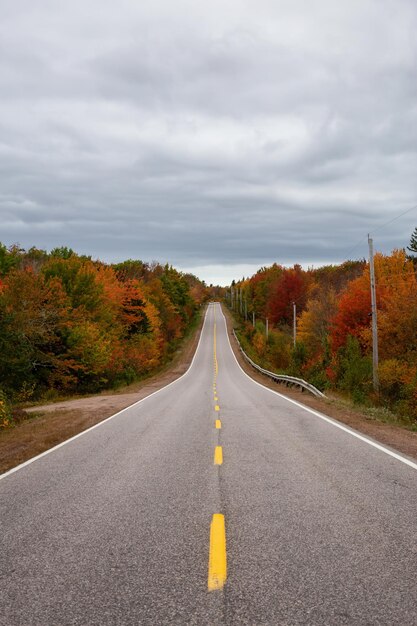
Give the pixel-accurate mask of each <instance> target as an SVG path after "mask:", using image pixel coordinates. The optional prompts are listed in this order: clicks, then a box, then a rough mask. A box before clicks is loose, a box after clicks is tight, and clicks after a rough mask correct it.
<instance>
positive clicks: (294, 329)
mask: <svg viewBox="0 0 417 626" xmlns="http://www.w3.org/2000/svg"><path fill="white" fill-rule="evenodd" d="M292 315H293V343H294V348H295V342H296V341H297V305H296V303H295V302H293V303H292Z"/></svg>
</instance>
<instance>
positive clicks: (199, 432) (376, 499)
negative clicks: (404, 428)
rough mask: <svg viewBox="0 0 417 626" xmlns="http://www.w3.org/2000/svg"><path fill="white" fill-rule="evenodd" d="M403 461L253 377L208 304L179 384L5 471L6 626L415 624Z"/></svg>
mask: <svg viewBox="0 0 417 626" xmlns="http://www.w3.org/2000/svg"><path fill="white" fill-rule="evenodd" d="M215 318H216V323H215ZM214 327H215V328H216V332H215V334H216V342H215V343H214ZM215 357H216V358H215ZM216 365H217V370H218V373H217V375H216ZM213 383H215V385H216V388H215V389H214V388H213ZM215 392H216V393H217V395H216V396H215ZM215 397H217V398H218V399H217V400H215ZM216 405H217V406H218V407H219V410H217V411H216V410H215V407H216ZM216 420H221V429H219V428H215V426H216ZM217 425H219V424H218V423H217ZM216 446H221V448H222V450H221V451H222V453H223V463H222V465H215V464H214V450H215V448H216ZM388 452H389V451H388ZM402 458H403V457H400V458H395V457H394V456H391V455H390V454H388V453H386V452H385V451H384V450H381V449H378V448H376V447H374V446H373V445H370V443H368V441H367V440H362V439H358V438H357V437H355V436H353V435H352V433H351V432H350V431H349V429H341V428H339V427H337V426H336V425H335V422H333V421H332V420H330V421H325V420H323V419H321V418H320V417H319V416H318V415H315V414H313V413H312V412H311V410H308V409H306V408H303V407H301V406H299V405H297V404H296V403H294V402H291V401H289V400H286V399H285V398H283V397H282V396H280V395H279V394H277V393H274V392H272V391H270V390H267V389H265V388H264V387H262V386H260V385H259V384H257V383H255V382H254V381H252V380H251V379H250V378H248V376H247V375H246V374H244V373H243V372H242V370H241V369H240V368H239V366H238V364H237V363H236V360H235V358H234V356H233V353H232V351H231V348H230V345H229V342H228V338H227V332H226V326H225V322H224V318H223V315H222V313H221V311H220V307H219V305H218V304H216V305H214V304H212V305H210V306H209V308H208V312H207V316H206V321H205V324H204V328H203V332H202V335H201V339H200V343H199V347H198V349H197V352H196V355H195V358H194V361H193V364H192V366H191V368H190V369H189V371H188V372H187V373H186V374H185V375H184V376H183V377H182V378H180V379H179V380H177V381H175V382H174V383H172V384H171V385H169V386H168V387H165V388H164V389H163V390H161V391H159V392H157V393H156V394H154V395H152V396H149V397H148V398H145V399H144V400H142V401H141V402H139V403H137V404H136V405H133V406H132V407H129V408H128V409H126V410H124V411H123V412H121V413H120V414H118V415H117V416H115V417H113V418H110V419H109V420H107V421H105V422H103V423H102V424H101V425H99V426H98V427H94V428H93V429H91V430H90V431H88V432H86V433H85V434H83V435H81V436H78V437H77V438H75V439H73V440H71V441H70V442H68V443H66V444H65V445H61V446H60V447H58V448H56V449H54V450H53V451H52V452H50V453H47V454H45V455H44V456H41V457H40V458H38V459H36V460H35V461H34V462H32V463H29V464H27V465H26V466H24V467H21V468H20V469H18V470H17V471H15V472H12V473H9V474H6V475H3V477H2V479H1V480H0V498H1V530H0V542H1V546H0V559H1V567H0V573H1V579H0V624H2V625H5V626H14V625H26V624H30V625H32V624H33V625H35V624H36V625H40V626H48V625H51V626H60V625H70V624H71V625H73V624H82V625H90V624H92V625H97V626H105V625H108V624H112V625H113V624H114V625H116V624H120V625H123V624H132V625H133V624H152V625H154V624H210V625H217V624H273V625H279V624H329V625H332V626H333V625H338V624H378V625H380V624H401V625H403V626H405V625H408V624H417V547H416V546H417V542H416V537H417V482H416V478H417V466H416V465H413V464H412V463H411V464H408V465H407V464H406V463H404V462H403V461H402V460H401V459H402ZM405 460H406V459H405ZM219 513H220V514H223V515H224V520H225V527H226V540H227V579H226V581H225V584H224V586H223V588H220V589H215V590H212V591H208V582H209V578H208V573H209V572H208V564H209V547H210V523H211V521H212V516H213V514H219ZM212 549H213V550H216V549H217V548H216V547H214V548H213V545H212ZM219 549H220V550H221V547H220V548H219ZM215 556H216V555H215ZM218 556H219V555H218ZM220 557H221V555H220ZM219 586H220V587H221V584H220V585H219Z"/></svg>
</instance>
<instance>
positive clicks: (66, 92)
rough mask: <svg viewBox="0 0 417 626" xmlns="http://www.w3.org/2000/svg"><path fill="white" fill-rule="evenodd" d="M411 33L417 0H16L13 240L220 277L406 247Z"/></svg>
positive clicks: (414, 76)
mask: <svg viewBox="0 0 417 626" xmlns="http://www.w3.org/2000/svg"><path fill="white" fill-rule="evenodd" d="M416 33H417V2H416V0H390V1H388V0H375V1H371V0H340V1H335V0H316V1H315V0H305V1H302V0H289V1H287V0H271V1H266V0H252V1H243V0H221V1H217V0H210V1H209V2H207V0H205V1H204V2H200V1H198V0H192V1H190V2H185V1H184V2H180V1H178V0H165V1H163V2H161V1H158V0H152V2H141V1H139V0H118V1H117V2H115V1H111V2H110V1H106V0H99V1H98V0H88V2H86V1H85V0H82V1H79V0H71V2H69V1H68V0H65V1H60V0H49V1H47V0H36V1H34V0H12V1H10V0H3V1H2V2H1V4H0V218H1V220H0V241H2V242H3V243H5V244H6V245H10V244H12V243H14V242H19V243H20V244H21V245H22V246H23V247H30V246H32V245H35V246H37V247H41V248H46V249H48V250H49V249H51V248H52V247H54V246H57V245H69V246H71V247H73V248H74V249H75V250H76V251H78V252H81V253H86V254H91V255H93V256H94V257H98V258H101V259H103V260H106V261H115V260H122V259H126V258H129V257H130V258H141V259H143V260H148V261H151V260H153V259H155V260H159V261H162V262H165V261H169V262H171V263H172V264H174V265H175V266H177V267H179V268H181V269H184V270H191V271H193V272H194V273H196V274H197V275H199V276H200V277H201V278H204V279H205V280H207V281H208V282H216V283H217V282H224V283H228V282H230V280H231V279H232V278H239V277H241V276H242V275H243V274H245V275H247V274H249V273H253V272H254V271H256V269H257V268H258V267H259V266H261V265H265V264H269V263H272V262H274V261H277V262H278V263H282V264H288V265H292V264H293V263H296V262H298V263H302V264H303V265H315V266H317V265H320V264H323V263H330V262H334V263H336V262H341V261H342V260H344V259H345V258H346V257H347V256H349V257H352V258H359V257H361V256H362V257H363V256H365V255H366V234H367V232H368V231H370V232H371V233H372V232H373V231H375V234H374V239H375V246H376V248H377V249H378V250H381V251H384V252H389V251H390V250H391V249H392V248H394V247H403V246H405V245H407V244H408V242H409V239H410V235H411V232H412V231H413V230H414V228H415V226H417V209H416V210H413V211H410V212H408V213H407V214H406V215H404V216H403V217H401V218H399V219H397V220H395V221H394V222H393V223H392V224H390V225H388V226H387V227H385V228H380V229H379V231H378V230H377V229H378V227H379V226H380V225H381V224H384V223H386V222H388V221H389V220H391V219H392V218H394V217H395V216H396V215H399V214H400V213H402V212H403V211H406V210H407V209H408V208H410V207H412V206H413V205H415V204H417V43H416V42H417V37H416ZM360 241H361V243H360V245H358V246H357V247H356V248H355V250H354V251H353V252H351V250H352V248H353V247H354V246H356V244H358V243H359V242H360Z"/></svg>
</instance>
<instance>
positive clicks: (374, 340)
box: [368, 234, 379, 393]
mask: <svg viewBox="0 0 417 626" xmlns="http://www.w3.org/2000/svg"><path fill="white" fill-rule="evenodd" d="M368 245H369V273H370V277H371V305H372V375H373V383H374V391H376V393H379V377H378V314H377V308H376V290H375V267H374V245H373V241H372V239H371V238H370V236H369V234H368Z"/></svg>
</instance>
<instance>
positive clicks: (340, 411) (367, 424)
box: [222, 307, 417, 459]
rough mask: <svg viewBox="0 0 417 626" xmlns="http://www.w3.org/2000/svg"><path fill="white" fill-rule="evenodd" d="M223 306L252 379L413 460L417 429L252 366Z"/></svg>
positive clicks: (235, 348)
mask: <svg viewBox="0 0 417 626" xmlns="http://www.w3.org/2000/svg"><path fill="white" fill-rule="evenodd" d="M222 309H223V313H224V315H225V317H226V322H227V331H228V334H229V338H230V343H231V346H232V349H233V352H234V353H235V356H236V358H237V360H238V362H239V365H240V366H241V367H242V369H243V370H244V371H245V372H246V373H247V374H249V376H250V377H251V378H253V379H254V380H256V381H257V382H259V383H261V384H262V385H264V387H269V388H270V389H273V390H274V391H277V392H278V393H281V394H282V395H283V396H287V397H288V398H291V399H292V400H296V401H297V402H300V403H301V404H305V405H306V406H308V407H310V408H312V409H314V410H316V411H318V412H320V413H323V414H324V415H327V416H329V417H332V418H334V419H335V420H338V421H339V422H342V423H343V424H346V425H347V426H350V427H351V428H354V429H355V430H358V431H360V432H361V433H363V434H364V435H366V436H368V437H370V438H372V439H375V440H376V441H379V442H380V443H382V444H384V445H385V446H387V447H390V448H393V449H394V450H396V451H398V452H402V453H403V454H405V455H407V456H409V457H411V458H413V459H417V432H412V431H409V430H406V429H405V428H402V427H401V426H396V425H395V424H385V423H383V422H379V421H377V420H376V419H374V418H371V417H369V416H368V415H366V414H364V413H363V412H361V411H360V410H359V409H356V408H350V407H349V408H348V407H345V406H341V404H342V403H341V401H340V400H339V399H337V398H332V397H328V398H317V397H316V396H313V395H312V394H310V393H308V392H302V391H299V390H297V389H295V388H293V389H289V388H288V387H285V385H281V384H279V383H275V382H274V381H273V380H271V379H270V378H268V377H267V376H264V375H263V374H261V373H260V372H257V371H256V370H255V369H253V367H251V366H250V365H249V364H248V363H247V361H245V359H244V358H243V356H242V353H241V351H240V350H239V346H238V344H237V342H236V339H235V338H234V336H233V332H232V330H233V319H232V317H231V315H230V313H229V311H228V310H227V309H226V307H222ZM312 419H314V418H312Z"/></svg>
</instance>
